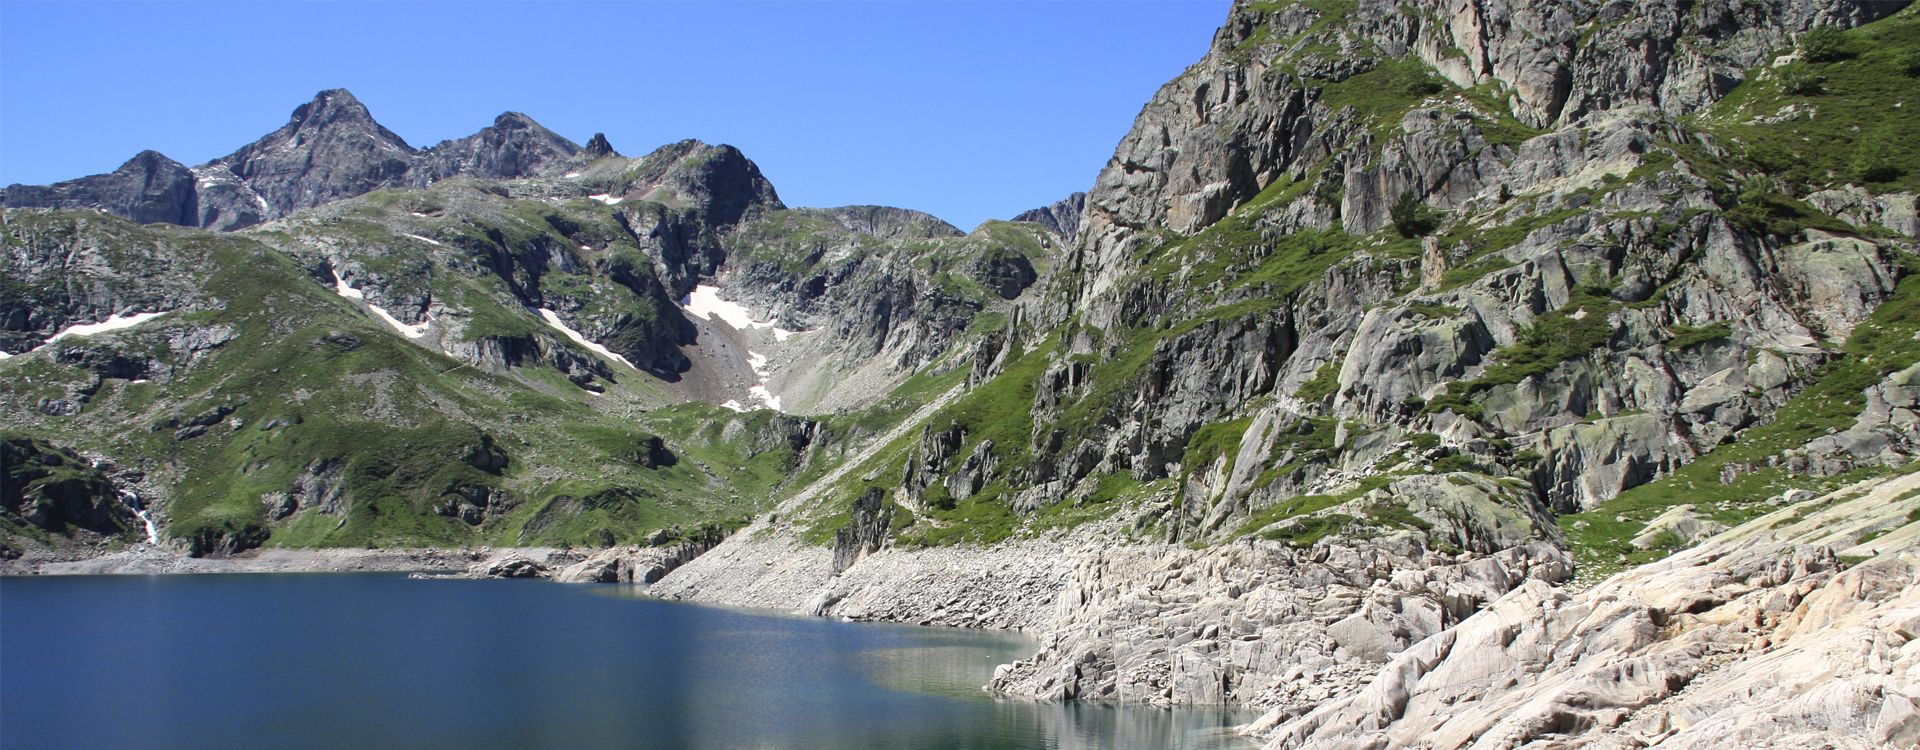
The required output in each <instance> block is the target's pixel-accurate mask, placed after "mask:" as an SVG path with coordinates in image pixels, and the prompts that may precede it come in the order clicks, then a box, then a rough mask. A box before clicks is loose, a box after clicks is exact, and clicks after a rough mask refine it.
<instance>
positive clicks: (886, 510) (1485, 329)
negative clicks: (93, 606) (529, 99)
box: [0, 0, 1920, 748]
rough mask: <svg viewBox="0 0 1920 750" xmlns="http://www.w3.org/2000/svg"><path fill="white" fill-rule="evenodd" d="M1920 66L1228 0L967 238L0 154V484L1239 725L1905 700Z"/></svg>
mask: <svg viewBox="0 0 1920 750" xmlns="http://www.w3.org/2000/svg"><path fill="white" fill-rule="evenodd" d="M1916 61H1920V10H1915V9H1913V8H1911V7H1909V5H1908V4H1907V3H1904V2H1876V3H1864V2H1850V1H1846V0H1768V1H1765V2H1752V1H1750V0H1747V1H1740V2H1731V1H1723V0H1710V1H1708V2H1686V3H1681V2H1667V1H1665V0H1652V1H1650V2H1643V3H1639V4H1637V5H1630V4H1620V3H1611V4H1597V3H1585V2H1571V1H1568V0H1533V1H1530V2H1482V3H1456V2H1440V1H1439V0H1412V1H1410V2H1405V3H1395V4H1388V3H1374V2H1365V3H1356V2H1348V1H1345V0H1300V1H1298V2H1239V3H1236V4H1235V5H1234V6H1233V8H1232V10H1231V11H1230V12H1229V15H1228V17H1227V19H1226V21H1225V23H1224V24H1223V26H1222V27H1221V29H1220V30H1219V32H1218V33H1217V34H1216V35H1215V37H1214V39H1213V41H1212V44H1211V46H1210V48H1209V51H1208V53H1207V54H1206V56H1205V57H1204V58H1203V59H1201V60H1200V61H1198V62H1197V63H1196V64H1195V65H1193V66H1191V67H1189V68H1188V69H1187V70H1186V71H1185V72H1183V73H1182V74H1181V75H1180V76H1179V77H1178V78H1176V79H1174V80H1173V81H1170V82H1169V83H1167V84H1166V85H1165V86H1163V87H1162V88H1161V89H1160V90H1159V91H1158V92H1157V93H1156V94H1155V95H1154V97H1153V98H1152V100H1151V101H1149V102H1148V103H1147V104H1146V106H1145V107H1144V108H1143V109H1142V111H1141V113H1140V115H1139V116H1138V118H1137V119H1136V120H1135V122H1134V125H1133V128H1132V130H1131V131H1130V132H1129V134H1128V135H1127V136H1126V137H1125V138H1124V139H1123V140H1122V141H1121V142H1120V143H1119V144H1118V145H1117V147H1116V149H1115V152H1114V156H1113V158H1112V159H1110V160H1109V161H1108V162H1107V163H1106V164H1105V166H1104V167H1103V168H1102V169H1101V171H1100V174H1099V177H1098V178H1097V180H1096V181H1095V183H1094V184H1093V185H1092V186H1090V189H1089V190H1088V191H1087V192H1086V193H1085V194H1084V195H1083V196H1076V197H1072V198H1069V199H1068V200H1066V201H1063V202H1061V203H1059V204H1055V205H1053V206H1050V207H1047V208H1045V209H1039V210H1036V211H1032V212H1027V213H1025V214H1022V215H1020V216H1018V217H1015V220H1014V221H1006V222H1001V221H990V222H987V223H985V224H983V225H981V226H980V227H978V228H975V229H974V230H973V231H972V232H965V233H963V232H961V231H960V230H959V229H957V228H955V227H952V226H951V225H948V224H946V223H945V222H942V221H940V220H938V219H937V218H934V217H932V216H930V215H927V214H924V213H919V212H915V211H911V210H906V209H900V208H891V207H879V206H850V207H840V208H804V207H790V206H787V205H786V204H785V203H783V202H782V201H781V200H780V198H779V196H778V194H777V193H776V191H775V190H774V188H773V186H772V185H771V183H769V182H768V181H767V180H766V179H765V177H764V176H763V175H761V174H760V172H759V170H758V168H757V167H755V166H754V165H753V163H752V162H751V161H750V160H749V159H747V157H746V156H745V155H744V154H742V153H741V152H739V151H738V150H736V149H733V148H731V147H728V146H724V145H722V146H712V145H707V144H704V143H700V142H698V141H683V142H681V143H676V144H670V145H667V146H663V147H661V148H659V149H657V150H655V151H653V152H652V153H650V154H648V155H646V156H642V157H638V158H628V157H623V156H620V155H619V154H617V153H615V152H614V150H613V148H612V145H611V144H610V143H608V142H607V141H606V140H605V138H604V137H599V136H596V137H595V138H594V139H593V140H592V141H591V142H590V143H589V144H588V147H587V148H585V149H580V148H576V147H573V146H572V144H570V143H566V142H565V141H564V140H563V139H558V137H557V136H552V134H551V133H549V132H547V131H545V130H544V129H541V128H539V127H538V126H537V125H535V124H532V122H531V120H527V119H525V118H524V117H520V116H517V115H512V114H509V115H505V116H502V118H501V119H500V120H498V121H496V123H495V125H494V126H493V127H491V128H488V129H487V130H485V131H482V133H481V134H479V135H476V136H474V137H472V138H469V139H463V140H460V141H451V142H447V143H443V144H441V145H438V146H435V147H433V148H432V149H427V150H425V151H414V150H411V149H410V148H409V147H407V146H406V144H405V143H404V142H402V141H400V139H399V138H398V137H397V136H392V134H391V133H388V132H387V131H385V130H384V129H381V128H379V127H378V126H377V125H374V124H372V120H371V118H370V117H367V116H365V110H364V108H363V107H359V106H358V104H357V103H355V102H352V100H351V97H349V96H346V95H345V94H344V92H323V93H322V94H321V96H320V97H319V98H317V99H316V101H315V103H313V104H309V105H307V106H306V107H303V108H302V109H301V110H299V111H297V112H296V116H295V118H294V121H293V122H292V123H290V124H289V126H288V128H287V129H283V130H282V131H280V132H278V133H276V134H273V135H270V136H268V137H267V138H266V139H263V140H262V141H261V142H260V143H257V144H255V145H253V146H249V147H247V148H245V149H242V151H240V152H237V153H236V154H235V156H233V157H227V158H226V159H223V160H218V161H216V162H215V163H214V164H217V165H219V169H222V170H225V174H228V175H231V178H230V181H229V182H225V183H219V184H218V185H215V183H214V182H213V181H211V180H209V179H206V178H205V175H206V174H208V173H209V168H208V167H200V168H195V170H194V174H196V175H201V176H202V179H200V180H199V181H198V182H197V183H196V186H195V188H194V192H193V193H192V194H191V196H190V197H191V199H192V200H191V201H188V200H187V199H186V198H183V197H178V196H179V195H180V194H178V193H177V192H169V191H172V190H173V188H172V187H169V186H173V185H177V184H179V179H178V173H179V172H178V170H179V166H178V165H173V164H172V163H171V162H166V161H164V160H163V158H162V157H158V155H153V156H151V157H144V155H143V158H145V161H141V160H138V159H137V160H136V162H137V163H131V164H130V165H129V166H128V167H123V168H122V170H120V171H117V172H115V173H114V175H106V176H97V177H92V178H84V179H83V180H79V181H74V182H69V183H61V184H59V185H55V186H49V187H43V188H23V187H18V186H16V187H11V188H8V192H7V197H6V200H7V201H8V204H7V205H8V206H9V208H8V209H7V210H6V213H5V214H4V215H5V218H6V222H7V237H8V240H7V242H8V250H9V253H8V255H7V259H6V265H5V266H4V268H3V269H0V271H3V272H4V274H5V283H4V285H0V289H4V290H5V295H6V296H5V297H4V307H5V311H6V320H7V326H6V328H5V331H6V336H7V338H6V339H5V340H4V342H0V346H3V347H4V349H5V350H6V351H7V352H8V353H10V354H11V355H13V356H11V357H10V358H8V359H7V360H6V361H5V362H4V363H0V368H4V369H5V371H6V372H7V374H8V375H9V377H8V378H6V379H5V381H4V386H0V401H4V402H5V403H6V405H7V407H8V410H7V412H6V413H7V414H9V415H10V416H9V417H7V421H6V423H5V427H6V428H7V429H8V430H9V431H10V432H9V433H8V435H7V436H6V439H5V441H0V442H5V443H6V444H7V445H12V446H14V447H13V448H9V449H8V451H6V452H4V453H0V456H4V457H5V459H6V461H7V462H8V463H7V464H6V470H7V475H8V476H11V477H19V479H17V480H10V483H9V484H7V485H5V486H4V488H0V489H4V491H3V492H0V499H4V500H5V501H6V506H7V508H8V510H7V512H6V514H0V517H3V518H5V519H6V521H7V523H8V524H9V525H8V526H6V527H4V528H0V531H4V532H5V533H6V534H7V536H8V541H7V544H8V545H9V549H12V550H14V551H15V552H17V553H18V554H19V555H20V556H21V558H20V561H16V562H15V563H14V564H15V565H16V566H20V567H29V568H30V566H31V565H32V564H37V563H35V561H39V560H48V559H52V558H54V557H59V556H63V555H64V556H68V557H84V556H89V555H98V554H101V553H102V552H103V551H105V550H108V549H111V548H113V546H114V545H116V544H129V543H135V542H137V540H138V538H139V537H140V536H141V530H140V529H138V528H136V526H135V521H134V519H143V518H152V519H155V521H156V529H155V531H156V534H157V536H158V537H159V542H160V543H161V546H168V547H170V548H172V549H176V550H185V551H189V552H192V553H195V554H201V555H212V556H218V555H221V554H232V553H234V552H236V551H241V550H244V549H245V548H248V547H252V546H257V545H265V546H279V547H299V546H342V545H369V544H371V545H379V546H406V545H415V546H417V545H441V546H450V545H460V544H470V543H491V544H498V545H531V544H552V545H559V544H567V545H574V546H594V547H609V549H607V550H606V551H604V552H601V553H598V555H599V556H596V557H595V558H594V560H598V561H599V562H597V563H594V564H596V565H602V566H603V567H606V568H607V569H619V568H620V566H621V563H618V561H617V560H613V559H612V558H614V557H618V556H620V555H625V554H630V552H629V551H628V550H627V548H625V547H614V546H612V545H626V544H636V545H637V544H643V543H648V542H654V543H658V540H676V539H692V538H699V539H702V540H706V541H707V542H711V541H712V540H714V539H716V538H718V537H720V536H722V535H725V540H724V541H721V542H719V543H718V544H717V545H716V546H713V547H712V549H711V550H707V549H706V546H705V543H703V545H702V546H701V547H700V550H702V551H703V552H702V553H701V554H698V556H697V557H692V559H690V560H685V561H684V564H683V565H681V566H680V567H678V568H677V569H675V570H673V571H672V572H670V573H667V574H666V576H665V577H664V578H662V579H661V580H659V581H657V582H656V583H654V585H653V587H652V588H651V589H650V590H651V592H652V593H653V594H654V595H658V596H663V597H671V598H682V599H689V600H696V601H708V602H718V603H730V604H742V605H751V606H761V607H779V608H785V609H790V610H794V611H797V612H802V613H807V614H815V615H832V616H840V617H847V618H854V619H866V620H886V621H897V622H908V623H922V624H935V623H938V624H948V625H965V626H979V627H1016V628H1021V629H1024V630H1026V631H1028V632H1030V633H1032V634H1034V635H1035V637H1036V639H1037V640H1038V641H1039V643H1040V645H1041V648H1040V649H1039V650H1038V652H1036V653H1035V654H1033V655H1032V656H1030V657H1028V658H1026V659H1023V660H1020V661H1018V662H1016V663H1013V664H1010V665H1006V666H1005V667H1003V668H1002V669H1001V670H999V671H998V672H997V673H996V676H995V678H994V681H993V683H992V684H991V685H990V686H989V687H990V689H991V690H993V691H994V692H995V693H996V694H999V695H1002V696H1010V697H1021V698H1032V699H1041V700H1104V701H1120V702H1130V703H1149V704H1156V705H1191V704H1227V705H1236V706H1241V707H1246V708H1252V709H1258V710H1261V711H1264V712H1265V714H1264V716H1263V717H1262V718H1261V719H1260V720H1258V721H1256V722H1254V723H1252V724H1249V725H1248V726H1246V727H1244V728H1243V731H1245V732H1247V733H1249V734H1251V735H1254V736H1257V737H1259V738H1261V739H1262V740H1263V741H1266V742H1268V743H1269V746H1270V747H1276V748H1296V747H1298V748H1309V747H1310V748H1331V747H1403V746H1404V747H1445V748H1464V747H1486V746H1499V747H1522V746H1526V747H1572V746H1597V747H1628V746H1635V747H1637V746H1661V747H1667V746H1671V747H1710V746H1717V744H1716V743H1718V744H1724V743H1725V742H1726V741H1727V740H1728V738H1729V737H1738V738H1740V739H1739V741H1740V742H1745V743H1750V744H1755V745H1760V744H1767V743H1771V744H1772V745H1774V746H1791V747H1802V746H1804V747H1815V746H1831V747H1882V746H1887V745H1889V744H1891V745H1893V746H1903V747H1910V746H1913V744H1914V742H1916V741H1920V719H1917V718H1915V717H1916V713H1915V710H1914V708H1913V706H1914V701H1916V700H1920V691H1916V688H1915V685H1916V684H1920V683H1915V682H1914V681H1913V679H1912V676H1911V674H1912V667H1913V654H1912V653H1911V651H1912V649H1911V648H1908V646H1907V644H1909V643H1910V642H1911V641H1912V639H1913V638H1914V637H1915V635H1916V633H1920V631H1916V630H1914V627H1913V624H1912V614H1913V610H1914V607H1915V606H1916V605H1915V603H1914V602H1913V598H1912V594H1911V592H1912V591H1913V590H1914V587H1913V582H1914V581H1916V580H1920V569H1916V568H1915V567H1914V564H1913V559H1914V554H1915V552H1916V550H1915V545H1916V543H1917V542H1920V490H1915V489H1914V488H1913V484H1914V482H1913V480H1912V476H1911V471H1910V467H1913V466H1920V464H1916V463H1914V459H1915V458H1916V457H1920V418H1916V416H1915V411H1914V410H1915V408H1916V407H1915V404H1916V403H1920V392H1917V391H1916V390H1915V389H1916V388H1920V385H1916V378H1920V314H1916V312H1915V310H1920V296H1917V295H1920V286H1916V285H1917V284H1920V276H1916V275H1915V274H1914V273H1913V272H1914V271H1916V270H1920V255H1916V251H1920V245H1916V242H1915V240H1916V239H1917V238H1920V224H1917V223H1916V221H1917V220H1916V218H1915V215H1916V203H1915V201H1916V193H1920V151H1917V150H1915V149H1914V148H1913V147H1912V145H1911V144H1910V143H1909V141H1911V140H1912V139H1911V138H1905V137H1903V136H1904V134H1905V133H1906V131H1907V130H1910V129H1911V128H1909V127H1908V124H1909V123H1910V122H1911V117H1910V116H1908V115H1905V114H1904V112H1905V109H1906V106H1905V105H1906V104H1907V103H1908V102H1912V101H1920V62H1916ZM302 134H307V135H302ZM303 138H304V140H303ZM299 149H307V150H305V151H298V150H299ZM296 151H297V155H296ZM296 164H297V165H300V166H299V168H298V169H295V168H294V167H293V166H291V165H296ZM169 165H171V166H169ZM214 171H217V170H214ZM210 186H213V187H210ZM214 187H220V188H221V189H228V188H230V189H231V190H232V191H234V192H233V194H234V195H240V196H252V197H251V198H249V200H254V201H255V202H254V204H244V203H242V202H238V199H235V200H234V202H230V203H223V204H219V205H221V206H241V205H254V206H256V207H257V212H258V213H257V216H256V217H255V218H254V219H251V220H242V218H241V217H240V214H238V213H234V212H237V211H238V210H239V209H237V208H234V209H231V210H229V209H227V208H218V209H217V210H215V211H214V213H215V214H218V215H221V216H226V217H229V218H227V219H222V220H221V221H220V222H214V223H207V222H201V223H200V224H199V226H198V227H184V226H182V227H176V226H169V225H168V224H165V223H146V224H144V225H142V224H137V223H135V222H132V221H128V220H127V219H125V218H122V215H128V216H130V215H132V214H133V213H134V212H135V211H152V212H154V213H153V214H150V215H165V211H166V208H165V207H167V206H185V205H188V204H189V203H192V204H193V205H197V206H199V208H197V209H195V210H196V211H197V214H198V215H200V216H207V215H209V214H208V209H207V208H206V206H207V205H209V203H208V200H209V199H208V198H207V196H208V195H211V194H212V193H211V192H210V191H212V190H213V188H214ZM356 191H357V192H356ZM170 196H172V197H170ZM16 201H18V203H17V204H16ZM61 201H66V202H65V203H62V202H61ZM169 201H172V202H171V203H169ZM83 204H84V205H83ZM16 205H19V206H21V207H13V206H16ZM29 205H30V206H32V207H27V206H29ZM249 210H254V209H249ZM223 212H225V213H223ZM243 225H244V226H243ZM211 229H232V230H235V231H210V230H211ZM73 326H81V328H77V329H74V330H73V333H74V334H76V335H70V336H67V337H60V334H61V333H62V332H63V331H68V329H69V328H70V327H73ZM346 436H351V437H346ZM52 467H67V468H62V469H59V470H54V469H53V468H52ZM121 493H125V496H124V497H123V496H122V494H121ZM109 495H111V497H109ZM116 503H118V504H117V505H116ZM36 509H41V510H36ZM52 509H59V511H58V515H59V517H60V518H81V519H85V523H80V522H68V523H67V524H66V525H64V526H61V525H57V524H55V523H53V522H52V519H54V517H55V514H54V512H53V510H52ZM34 513H39V515H38V516H35V515H34ZM36 518H37V519H39V520H37V521H36V520H35V519H36ZM143 523H144V522H143ZM654 529H660V530H661V533H658V534H656V533H654V532H653V530H654ZM735 530H739V531H740V532H742V533H731V534H730V535H726V534H727V532H733V531H735ZM690 555H691V553H689V555H687V556H690ZM602 557H605V558H606V559H602ZM678 557H686V556H677V558H676V559H678ZM22 561H24V562H22ZM609 566H610V567H609ZM629 567H631V566H629Z"/></svg>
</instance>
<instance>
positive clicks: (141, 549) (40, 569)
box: [0, 544, 556, 576]
mask: <svg viewBox="0 0 1920 750" xmlns="http://www.w3.org/2000/svg"><path fill="white" fill-rule="evenodd" d="M518 551H519V552H521V553H524V554H531V555H539V556H541V557H542V558H544V557H546V556H548V555H551V554H553V553H554V552H556V550H552V549H545V548H542V549H525V550H518ZM493 555H494V552H493V550H491V549H490V548H487V547H466V548H440V547H393V548H382V549H359V548H335V549H274V548H267V549H251V550H247V551H246V552H243V553H241V554H238V555H232V556H229V557H190V556H188V555H185V554H182V553H180V552H177V551H175V550H171V549H167V548H165V547H159V546H155V545H150V544H136V545H132V546H129V547H127V548H125V549H120V550H112V551H101V552H99V553H98V554H86V553H85V552H79V551H69V552H67V553H65V554H60V555H44V556H36V555H27V556H22V557H21V558H19V559H15V560H6V561H4V562H0V576H28V575H148V574H168V573H348V572H375V571H395V572H408V571H465V570H466V569H467V568H468V566H470V565H473V564H474V563H476V562H479V561H482V560H486V559H488V558H489V557H492V556H493Z"/></svg>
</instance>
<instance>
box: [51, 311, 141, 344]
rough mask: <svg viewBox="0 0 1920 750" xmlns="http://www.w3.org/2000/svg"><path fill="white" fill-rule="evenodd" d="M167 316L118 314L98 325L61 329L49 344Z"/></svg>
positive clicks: (130, 326)
mask: <svg viewBox="0 0 1920 750" xmlns="http://www.w3.org/2000/svg"><path fill="white" fill-rule="evenodd" d="M165 314H167V313H166V312H165V311H161V312H150V313H134V314H132V315H118V314H116V315H111V316H108V318H107V319H106V320H103V321H100V322H98V323H82V324H79V325H70V326H67V327H66V328H62V329H60V332H59V333H56V334H54V335H53V338H50V339H47V344H51V343H53V342H55V341H59V340H61V339H64V338H66V337H68V336H92V335H94V334H96V333H106V332H108V331H119V330H123V329H127V328H132V327H134V326H137V325H140V324H141V323H145V322H147V321H149V320H153V319H154V318H158V317H160V316H162V315H165ZM45 345H46V344H42V345H41V346H45Z"/></svg>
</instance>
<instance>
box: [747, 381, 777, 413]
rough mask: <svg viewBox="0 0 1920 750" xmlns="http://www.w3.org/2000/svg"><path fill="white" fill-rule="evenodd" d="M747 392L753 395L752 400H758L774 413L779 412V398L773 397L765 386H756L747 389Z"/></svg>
mask: <svg viewBox="0 0 1920 750" xmlns="http://www.w3.org/2000/svg"><path fill="white" fill-rule="evenodd" d="M747 392H748V393H751V394H753V397H754V398H757V399H760V400H761V401H763V402H765V403H766V405H767V408H769V409H772V410H774V411H780V397H779V396H775V395H773V392H772V391H769V390H767V387H766V386H765V385H756V386H754V387H752V388H748V389H747Z"/></svg>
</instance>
